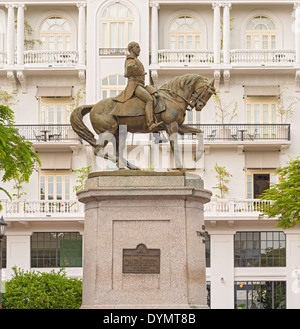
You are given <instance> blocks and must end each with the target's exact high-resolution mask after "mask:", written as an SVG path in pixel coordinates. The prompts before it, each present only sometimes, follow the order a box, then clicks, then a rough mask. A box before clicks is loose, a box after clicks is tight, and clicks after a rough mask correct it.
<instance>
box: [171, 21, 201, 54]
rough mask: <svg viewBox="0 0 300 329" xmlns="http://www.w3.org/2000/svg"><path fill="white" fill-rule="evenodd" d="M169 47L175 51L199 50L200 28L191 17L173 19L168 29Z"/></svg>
mask: <svg viewBox="0 0 300 329" xmlns="http://www.w3.org/2000/svg"><path fill="white" fill-rule="evenodd" d="M169 47H170V49H172V50H175V49H195V50H199V49H200V48H201V27H200V24H199V22H198V21H197V20H196V19H195V18H194V17H192V16H187V15H183V16H179V17H177V18H175V19H174V20H173V21H172V22H171V25H170V28H169Z"/></svg>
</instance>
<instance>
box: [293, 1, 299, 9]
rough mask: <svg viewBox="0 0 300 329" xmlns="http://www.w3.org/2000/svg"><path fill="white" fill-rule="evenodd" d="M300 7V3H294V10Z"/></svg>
mask: <svg viewBox="0 0 300 329" xmlns="http://www.w3.org/2000/svg"><path fill="white" fill-rule="evenodd" d="M299 7H300V1H297V2H294V9H296V8H299Z"/></svg>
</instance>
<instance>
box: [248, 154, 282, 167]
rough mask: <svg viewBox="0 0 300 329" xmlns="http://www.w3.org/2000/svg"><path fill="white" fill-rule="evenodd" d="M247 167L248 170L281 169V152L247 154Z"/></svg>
mask: <svg viewBox="0 0 300 329" xmlns="http://www.w3.org/2000/svg"><path fill="white" fill-rule="evenodd" d="M245 167H246V168H248V169H264V168H265V169H266V168H268V169H275V168H279V167H280V162H279V152H274V151H264V152H254V151H253V152H251V151H250V152H245Z"/></svg>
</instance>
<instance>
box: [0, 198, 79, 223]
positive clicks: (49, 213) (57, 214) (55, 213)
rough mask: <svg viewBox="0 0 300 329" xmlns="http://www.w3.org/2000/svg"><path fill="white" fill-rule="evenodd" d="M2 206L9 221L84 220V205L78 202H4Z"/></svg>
mask: <svg viewBox="0 0 300 329" xmlns="http://www.w3.org/2000/svg"><path fill="white" fill-rule="evenodd" d="M1 204H2V206H3V210H2V213H3V216H4V217H5V218H7V219H16V220H18V219H19V220H20V219H21V218H22V219H26V221H28V220H34V219H35V220H36V219H47V218H51V217H52V218H62V219H64V218H69V219H70V218H71V219H75V218H76V219H78V218H79V219H83V218H84V205H83V204H82V203H80V202H78V201H77V200H52V201H49V200H16V201H9V200H2V201H1Z"/></svg>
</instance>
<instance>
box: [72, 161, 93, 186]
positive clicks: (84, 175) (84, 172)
mask: <svg viewBox="0 0 300 329" xmlns="http://www.w3.org/2000/svg"><path fill="white" fill-rule="evenodd" d="M90 170H91V166H88V167H83V168H80V169H75V170H74V173H79V174H80V175H79V176H78V178H77V179H76V183H77V185H75V186H74V187H73V191H74V192H77V191H80V190H83V189H84V188H85V183H86V180H87V179H88V175H89V173H90Z"/></svg>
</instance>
